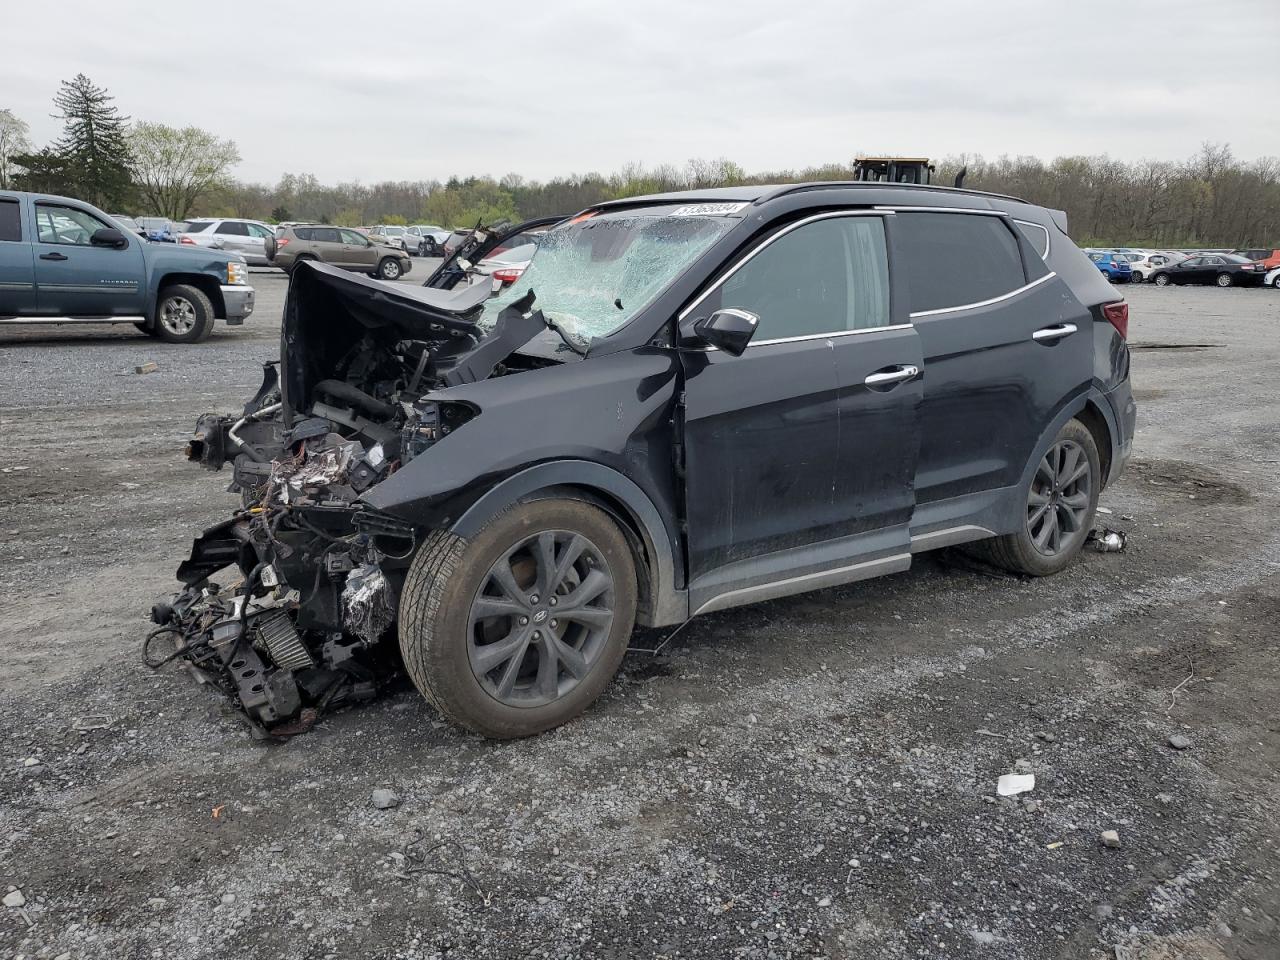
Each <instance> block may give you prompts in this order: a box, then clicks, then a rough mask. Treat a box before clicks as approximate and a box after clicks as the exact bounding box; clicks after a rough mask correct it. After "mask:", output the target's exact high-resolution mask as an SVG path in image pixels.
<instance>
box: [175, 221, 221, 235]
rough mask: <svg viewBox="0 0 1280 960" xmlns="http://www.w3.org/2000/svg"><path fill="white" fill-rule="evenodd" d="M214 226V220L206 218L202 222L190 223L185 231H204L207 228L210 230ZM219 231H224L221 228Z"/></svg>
mask: <svg viewBox="0 0 1280 960" xmlns="http://www.w3.org/2000/svg"><path fill="white" fill-rule="evenodd" d="M212 226H213V221H212V220H205V221H202V222H200V223H188V224H187V229H186V230H184V231H183V233H204V232H205V231H206V230H208V229H209V228H210V227H212ZM218 232H219V233H222V231H221V230H219V231H218Z"/></svg>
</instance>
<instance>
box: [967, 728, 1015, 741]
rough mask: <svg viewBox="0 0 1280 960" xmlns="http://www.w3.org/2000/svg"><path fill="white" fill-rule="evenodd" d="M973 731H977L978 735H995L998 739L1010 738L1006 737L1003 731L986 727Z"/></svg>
mask: <svg viewBox="0 0 1280 960" xmlns="http://www.w3.org/2000/svg"><path fill="white" fill-rule="evenodd" d="M973 732H974V733H976V734H977V735H978V736H980V737H995V738H996V739H997V740H1008V739H1009V738H1008V737H1006V736H1005V735H1004V734H1003V733H996V732H995V731H994V730H988V729H987V728H986V727H979V728H978V729H977V730H975V731H973Z"/></svg>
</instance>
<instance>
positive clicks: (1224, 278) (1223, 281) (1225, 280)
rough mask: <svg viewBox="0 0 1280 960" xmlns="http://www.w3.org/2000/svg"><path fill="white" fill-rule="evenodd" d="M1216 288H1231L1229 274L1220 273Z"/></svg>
mask: <svg viewBox="0 0 1280 960" xmlns="http://www.w3.org/2000/svg"><path fill="white" fill-rule="evenodd" d="M1218 286H1220V287H1229V286H1231V274H1229V273H1220V274H1218Z"/></svg>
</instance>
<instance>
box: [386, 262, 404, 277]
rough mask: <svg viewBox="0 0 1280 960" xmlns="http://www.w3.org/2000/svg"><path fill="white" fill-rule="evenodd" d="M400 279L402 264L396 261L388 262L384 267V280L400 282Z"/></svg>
mask: <svg viewBox="0 0 1280 960" xmlns="http://www.w3.org/2000/svg"><path fill="white" fill-rule="evenodd" d="M399 278H400V264H398V263H396V262H395V261H394V260H388V261H387V262H386V263H384V264H383V265H382V279H383V280H398V279H399Z"/></svg>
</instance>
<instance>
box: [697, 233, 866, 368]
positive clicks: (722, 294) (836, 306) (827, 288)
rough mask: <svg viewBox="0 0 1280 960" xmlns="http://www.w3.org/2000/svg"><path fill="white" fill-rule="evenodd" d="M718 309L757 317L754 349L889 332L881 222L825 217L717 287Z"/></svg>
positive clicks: (760, 253)
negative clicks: (872, 331)
mask: <svg viewBox="0 0 1280 960" xmlns="http://www.w3.org/2000/svg"><path fill="white" fill-rule="evenodd" d="M718 293H719V306H720V307H737V308H739V309H743V310H749V311H751V312H752V313H754V314H756V315H757V316H758V317H759V318H760V328H759V330H758V331H757V332H756V336H755V341H754V342H756V343H764V342H768V341H770V340H786V339H790V338H793V337H807V336H818V335H822V334H835V333H847V332H849V331H851V330H870V329H873V328H875V327H884V326H888V325H889V267H888V257H887V255H886V253H885V237H884V221H883V220H882V219H881V218H880V217H831V218H828V219H825V220H818V221H815V222H813V223H808V224H805V225H804V226H801V227H797V228H796V229H794V230H791V231H789V232H787V233H784V234H782V235H781V236H779V237H778V238H777V239H776V240H774V241H773V242H771V243H768V244H766V245H765V246H763V247H761V248H759V250H758V252H757V253H755V254H754V255H752V256H750V257H749V259H747V260H745V261H744V262H743V264H742V266H741V267H740V268H739V269H738V270H736V271H735V272H734V273H732V274H730V275H729V277H728V279H726V280H725V282H724V283H723V284H722V285H721V287H720V289H719V291H718Z"/></svg>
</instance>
